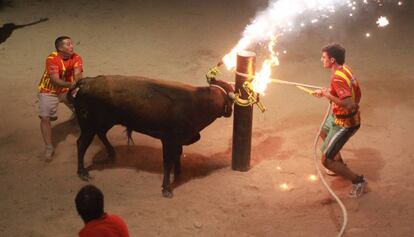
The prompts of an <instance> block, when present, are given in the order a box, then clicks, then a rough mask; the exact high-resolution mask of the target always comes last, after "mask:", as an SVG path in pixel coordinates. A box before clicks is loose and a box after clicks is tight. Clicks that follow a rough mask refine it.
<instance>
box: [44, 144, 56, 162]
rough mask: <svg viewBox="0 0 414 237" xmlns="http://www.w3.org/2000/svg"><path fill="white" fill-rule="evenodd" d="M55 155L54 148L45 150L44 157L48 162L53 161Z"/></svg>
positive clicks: (49, 147) (48, 147)
mask: <svg viewBox="0 0 414 237" xmlns="http://www.w3.org/2000/svg"><path fill="white" fill-rule="evenodd" d="M54 154H55V149H54V148H53V146H47V147H46V149H45V153H44V157H45V158H46V162H51V161H52V160H53V155H54Z"/></svg>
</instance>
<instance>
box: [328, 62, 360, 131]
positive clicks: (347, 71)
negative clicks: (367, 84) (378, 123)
mask: <svg viewBox="0 0 414 237" xmlns="http://www.w3.org/2000/svg"><path fill="white" fill-rule="evenodd" d="M351 84H352V87H351ZM330 89H331V90H330V93H331V95H333V96H335V97H337V98H339V99H340V100H343V99H345V98H347V97H352V99H353V100H354V102H355V104H356V105H357V108H358V112H357V113H356V114H355V115H354V116H350V117H349V118H340V116H341V115H342V116H344V115H351V114H352V113H353V112H354V113H355V111H349V110H347V109H345V108H343V107H341V106H339V105H337V104H335V103H332V112H333V114H334V115H338V117H336V118H335V123H336V124H338V125H340V126H343V127H352V126H356V125H359V124H360V120H361V118H360V114H359V102H360V100H361V89H360V88H359V84H358V81H357V79H356V78H355V77H354V75H353V73H352V70H351V68H350V67H349V66H347V65H343V66H342V67H341V68H340V69H338V70H336V71H335V73H334V74H333V75H332V77H331V85H330Z"/></svg>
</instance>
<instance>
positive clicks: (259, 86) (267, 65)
mask: <svg viewBox="0 0 414 237" xmlns="http://www.w3.org/2000/svg"><path fill="white" fill-rule="evenodd" d="M276 40H277V36H272V37H271V38H270V41H269V44H268V46H267V49H268V50H269V52H270V58H269V59H266V60H265V61H264V62H263V65H262V69H261V70H260V72H258V73H257V74H256V77H255V79H254V80H253V82H252V86H253V91H254V92H256V93H260V94H261V95H264V91H265V90H266V88H267V84H269V82H270V75H271V74H272V67H273V66H278V65H279V59H278V57H277V56H276V52H275V51H274V49H273V48H274V46H275V45H276Z"/></svg>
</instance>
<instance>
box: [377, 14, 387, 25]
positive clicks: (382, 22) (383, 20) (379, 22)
mask: <svg viewBox="0 0 414 237" xmlns="http://www.w3.org/2000/svg"><path fill="white" fill-rule="evenodd" d="M389 23H390V22H389V21H388V19H387V18H386V17H385V16H381V17H380V18H378V20H377V25H378V27H385V26H387V25H388V24H389Z"/></svg>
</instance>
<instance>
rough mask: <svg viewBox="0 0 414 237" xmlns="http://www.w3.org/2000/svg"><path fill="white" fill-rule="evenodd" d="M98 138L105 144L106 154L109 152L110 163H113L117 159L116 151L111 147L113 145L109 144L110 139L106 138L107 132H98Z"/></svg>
mask: <svg viewBox="0 0 414 237" xmlns="http://www.w3.org/2000/svg"><path fill="white" fill-rule="evenodd" d="M98 137H99V139H101V141H102V143H103V144H104V146H105V148H106V152H107V155H108V160H109V161H110V162H113V161H114V158H115V149H114V147H113V146H112V145H111V143H109V141H108V137H107V136H106V131H103V132H98Z"/></svg>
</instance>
